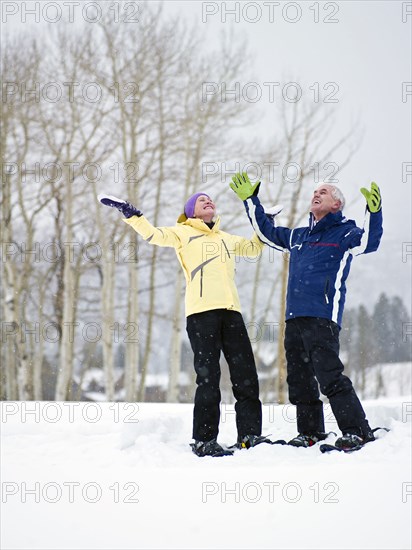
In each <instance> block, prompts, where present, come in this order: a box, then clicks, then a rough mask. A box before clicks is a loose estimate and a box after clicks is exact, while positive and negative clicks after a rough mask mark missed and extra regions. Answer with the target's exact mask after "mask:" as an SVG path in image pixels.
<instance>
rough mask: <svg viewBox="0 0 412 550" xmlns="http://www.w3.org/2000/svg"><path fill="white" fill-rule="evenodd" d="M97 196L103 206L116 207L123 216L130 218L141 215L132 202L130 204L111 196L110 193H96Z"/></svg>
mask: <svg viewBox="0 0 412 550" xmlns="http://www.w3.org/2000/svg"><path fill="white" fill-rule="evenodd" d="M97 198H98V199H99V201H100V202H101V203H102V204H104V205H105V206H112V207H113V208H117V210H119V211H120V212H121V213H122V214H123V216H124V217H125V218H131V217H132V216H139V217H140V216H142V215H143V214H142V212H140V210H138V209H137V208H136V207H135V206H133V204H130V203H129V202H126V201H124V200H122V199H118V198H117V197H113V196H112V195H105V194H104V193H102V194H100V195H98V196H97Z"/></svg>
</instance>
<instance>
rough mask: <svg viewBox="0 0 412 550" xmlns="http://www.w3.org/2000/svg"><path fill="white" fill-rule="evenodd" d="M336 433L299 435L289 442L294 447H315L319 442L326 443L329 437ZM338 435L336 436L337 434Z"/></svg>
mask: <svg viewBox="0 0 412 550" xmlns="http://www.w3.org/2000/svg"><path fill="white" fill-rule="evenodd" d="M331 433H334V432H328V433H325V432H315V433H313V434H310V435H309V434H299V435H297V436H296V437H294V438H293V439H291V440H290V441H289V442H288V445H291V446H292V447H313V445H315V444H316V443H318V442H319V441H324V440H325V439H326V438H327V437H328V435H330V434H331ZM335 435H336V434H335Z"/></svg>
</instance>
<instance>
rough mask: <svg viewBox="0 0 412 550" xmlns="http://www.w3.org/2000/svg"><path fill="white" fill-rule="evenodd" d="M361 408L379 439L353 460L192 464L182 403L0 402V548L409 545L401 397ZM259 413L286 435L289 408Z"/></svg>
mask: <svg viewBox="0 0 412 550" xmlns="http://www.w3.org/2000/svg"><path fill="white" fill-rule="evenodd" d="M364 404H365V408H366V411H367V415H368V418H369V421H370V423H371V425H372V427H375V426H386V427H388V428H390V429H391V431H390V432H389V433H385V432H380V435H381V439H380V440H378V441H376V442H374V443H370V444H368V445H367V446H366V447H365V448H364V449H362V450H361V451H359V452H355V453H352V454H346V455H344V454H343V453H331V454H326V455H322V454H321V453H320V451H319V448H318V446H315V447H312V448H310V449H296V448H292V447H285V446H280V445H275V446H269V445H261V446H259V447H256V448H254V449H251V450H243V451H237V452H236V454H235V455H234V456H233V457H222V458H210V457H206V458H198V457H196V456H195V455H194V454H192V452H191V450H190V447H189V445H188V443H189V442H190V441H191V439H190V435H191V418H192V406H191V405H177V404H176V405H174V404H150V403H144V404H139V405H137V404H126V403H46V402H42V403H39V402H27V403H24V402H23V403H2V417H1V439H2V440H1V444H2V450H1V473H2V480H1V481H2V483H1V488H2V505H1V506H2V509H1V517H2V520H1V548H2V549H3V550H9V549H19V550H23V549H24V550H25V549H30V550H31V549H36V550H46V549H55V550H60V549H67V550H69V549H70V550H71V549H83V550H84V549H96V550H104V549H117V550H123V549H166V548H167V549H172V548H173V549H189V548H190V549H205V550H206V549H221V548H222V549H223V548H224V549H263V548H265V549H275V548H276V549H282V550H283V549H312V548H313V549H323V548H325V549H326V548H327V549H332V548H336V549H342V550H343V549H345V550H347V549H366V548H367V549H371V550H372V549H373V550H378V549H390V550H398V549H409V548H411V542H412V541H411V502H412V475H411V443H412V441H411V420H412V403H411V397H408V396H407V397H404V398H396V399H391V400H389V399H380V400H377V401H367V402H365V403H364ZM263 412H264V430H263V433H264V434H271V438H272V439H278V438H291V437H292V436H294V435H295V433H296V432H295V422H294V407H292V406H290V405H289V406H288V405H285V406H276V405H269V404H266V405H264V407H263ZM326 412H327V413H328V415H327V429H328V430H334V429H336V425H335V423H334V421H333V419H332V417H331V415H330V410H329V409H326ZM235 439H236V432H235V422H234V414H233V408H232V406H223V407H222V419H221V430H220V434H219V441H220V442H221V443H226V444H231V443H233V442H234V441H235ZM333 440H334V437H331V438H330V440H329V441H330V442H333Z"/></svg>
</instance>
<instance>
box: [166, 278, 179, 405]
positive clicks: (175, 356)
mask: <svg viewBox="0 0 412 550" xmlns="http://www.w3.org/2000/svg"><path fill="white" fill-rule="evenodd" d="M182 283H183V272H182V271H181V270H179V272H178V274H177V278H176V284H175V303H174V308H173V325H172V345H171V353H170V370H169V384H168V389H167V402H168V403H177V402H178V401H179V373H180V365H181V359H182V321H181V315H182V302H183V300H182Z"/></svg>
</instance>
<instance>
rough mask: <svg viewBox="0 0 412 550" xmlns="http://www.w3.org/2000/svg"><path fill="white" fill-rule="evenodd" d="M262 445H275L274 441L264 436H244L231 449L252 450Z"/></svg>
mask: <svg viewBox="0 0 412 550" xmlns="http://www.w3.org/2000/svg"><path fill="white" fill-rule="evenodd" d="M260 443H269V445H273V441H271V440H270V439H268V438H267V437H266V436H264V435H254V434H249V435H244V436H243V437H239V438H238V440H237V443H235V444H234V445H232V446H231V447H229V448H230V449H250V447H256V445H260Z"/></svg>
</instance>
